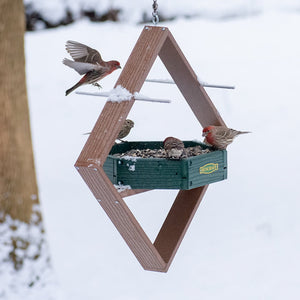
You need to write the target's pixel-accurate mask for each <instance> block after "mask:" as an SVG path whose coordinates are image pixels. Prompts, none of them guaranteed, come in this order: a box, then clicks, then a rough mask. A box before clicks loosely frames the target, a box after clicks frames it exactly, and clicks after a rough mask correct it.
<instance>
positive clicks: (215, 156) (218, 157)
mask: <svg viewBox="0 0 300 300" xmlns="http://www.w3.org/2000/svg"><path fill="white" fill-rule="evenodd" d="M184 146H185V148H186V149H187V148H188V147H196V146H200V147H201V149H203V148H204V149H207V148H208V147H207V146H206V145H205V144H202V143H199V142H193V141H185V142H184ZM162 148H163V142H159V141H156V142H125V143H120V144H115V145H114V146H113V147H112V149H111V151H110V153H109V155H108V157H107V159H106V161H105V163H104V165H103V169H104V171H105V173H106V175H107V176H108V178H109V179H110V181H111V182H112V183H113V184H114V185H116V186H118V187H119V188H130V189H179V190H190V189H194V188H196V187H200V186H203V185H206V184H209V183H213V182H217V181H220V180H224V179H226V178H227V155H226V154H227V153H226V150H222V151H213V152H210V153H206V154H200V155H195V156H191V157H186V158H183V159H180V160H174V159H166V158H156V157H153V158H140V157H132V156H127V155H125V156H124V157H118V156H116V154H117V153H126V152H127V151H130V150H132V149H139V150H144V149H147V150H148V149H149V150H151V149H153V150H154V149H162Z"/></svg>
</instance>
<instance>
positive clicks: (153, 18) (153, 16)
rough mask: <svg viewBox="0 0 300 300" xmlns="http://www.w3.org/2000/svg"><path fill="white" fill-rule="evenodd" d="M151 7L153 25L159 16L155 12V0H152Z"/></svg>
mask: <svg viewBox="0 0 300 300" xmlns="http://www.w3.org/2000/svg"><path fill="white" fill-rule="evenodd" d="M152 8H153V12H152V23H153V24H154V25H157V23H158V22H159V17H158V12H157V8H158V4H157V0H153V4H152Z"/></svg>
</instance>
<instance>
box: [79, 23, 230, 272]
mask: <svg viewBox="0 0 300 300" xmlns="http://www.w3.org/2000/svg"><path fill="white" fill-rule="evenodd" d="M157 56H159V57H160V59H161V60H162V62H163V63H164V65H165V67H166V68H167V70H168V72H169V73H170V75H171V76H172V78H173V80H174V81H175V83H176V85H177V86H178V88H179V90H180V91H181V93H182V95H183V96H184V98H185V99H186V101H187V103H188V104H189V106H190V107H191V109H192V111H193V112H194V114H195V116H196V118H197V119H198V121H199V122H200V124H201V125H202V126H203V127H204V126H207V125H211V124H214V125H225V123H224V121H223V120H222V118H221V116H220V115H219V113H218V112H217V109H216V108H215V106H214V105H213V103H212V101H211V100H210V98H209V97H208V95H207V93H206V92H205V90H204V88H203V87H202V86H201V85H200V83H199V81H198V79H197V76H196V74H195V73H194V71H193V70H192V68H191V66H190V65H189V63H188V61H187V60H186V58H185V57H184V55H183V53H182V51H181V50H180V48H179V46H178V45H177V43H176V41H175V39H174V37H173V36H172V34H171V33H170V31H169V29H168V28H166V27H152V26H145V27H144V29H143V31H142V33H141V35H140V37H139V39H138V41H137V43H136V45H135V47H134V49H133V51H132V53H131V55H130V57H129V58H128V61H127V63H126V65H125V67H124V68H123V71H122V73H121V74H120V77H119V79H118V80H117V83H116V85H115V86H118V85H121V86H122V87H124V88H126V89H127V90H128V91H129V92H131V93H132V94H134V93H135V92H139V91H140V89H141V87H142V85H143V83H144V81H145V79H146V77H147V75H148V73H149V71H150V69H151V67H152V65H153V63H154V61H155V59H156V57H157ZM134 101H135V100H134V97H132V99H131V100H129V101H122V102H120V103H116V102H107V103H106V104H105V106H104V108H103V110H102V112H101V114H100V116H99V118H98V120H97V122H96V124H95V126H94V128H93V131H92V133H91V134H90V136H89V138H88V140H87V142H86V144H85V145H84V147H83V149H82V152H81V153H80V155H79V157H78V159H77V162H76V164H75V167H76V169H77V170H78V171H79V173H80V175H81V176H82V178H83V180H84V181H85V182H86V184H87V185H88V187H89V188H90V190H91V191H92V193H93V194H94V196H95V197H96V199H97V200H98V202H99V204H100V205H101V207H102V208H103V209H104V211H105V212H106V213H107V215H108V216H109V218H110V219H111V221H112V222H113V224H114V225H115V226H116V228H117V229H118V231H119V232H120V234H121V235H122V237H123V238H124V240H125V241H126V243H127V244H128V246H129V248H130V249H131V250H132V252H133V253H134V255H135V256H136V258H137V259H138V261H139V262H140V264H141V265H142V266H143V268H144V269H145V270H151V271H159V272H167V270H168V269H169V267H170V265H171V262H172V260H173V258H174V256H175V254H176V251H177V249H178V247H179V245H180V243H181V241H182V239H183V237H184V235H185V233H186V231H187V229H188V227H189V225H190V223H191V221H192V219H193V216H194V214H195V212H196V210H197V208H198V206H199V204H200V202H201V200H202V198H203V196H204V194H205V192H206V190H207V187H208V185H206V186H202V187H199V188H195V189H192V190H180V191H179V192H178V195H177V197H176V199H175V201H174V203H173V205H172V207H171V209H170V211H169V213H168V215H167V217H166V220H165V221H164V223H163V225H162V227H161V229H160V231H159V233H158V235H157V238H156V240H155V242H154V243H152V242H151V241H150V239H149V238H148V236H147V235H146V233H145V232H144V230H143V229H142V227H141V226H140V224H139V223H138V222H137V220H136V218H135V217H134V215H133V214H132V212H131V211H130V209H129V208H128V206H127V205H126V203H125V201H124V200H123V197H126V196H130V195H134V194H137V193H141V192H145V191H147V190H125V191H123V192H121V193H119V192H118V191H117V189H116V188H115V187H114V185H113V184H112V183H111V181H110V180H109V178H108V177H107V175H106V174H105V172H104V170H103V164H104V162H105V160H106V158H107V156H108V154H109V151H110V149H111V148H112V146H113V144H114V143H115V139H116V137H117V135H118V133H119V131H120V130H121V127H122V125H123V122H124V121H125V119H126V117H127V115H128V114H129V111H130V110H131V108H132V105H133V104H134Z"/></svg>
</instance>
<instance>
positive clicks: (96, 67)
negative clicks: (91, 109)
mask: <svg viewBox="0 0 300 300" xmlns="http://www.w3.org/2000/svg"><path fill="white" fill-rule="evenodd" d="M66 50H67V52H68V53H69V54H70V55H71V57H72V58H73V60H70V59H68V58H65V59H64V60H63V64H65V65H66V66H68V67H70V68H72V69H74V70H75V71H76V72H78V73H79V74H80V75H84V76H83V77H82V78H81V79H80V80H79V81H78V82H77V83H76V84H75V85H74V86H72V87H71V88H70V89H68V90H66V96H67V95H69V94H70V93H71V92H72V91H74V90H75V89H77V88H78V87H79V86H81V85H83V84H93V85H96V86H98V87H100V85H99V84H98V83H97V81H99V80H101V79H102V78H104V77H105V76H107V75H109V74H110V73H112V72H113V71H115V70H117V69H120V68H121V66H120V63H119V62H118V61H116V60H111V61H103V60H102V58H101V55H100V53H99V52H98V51H97V50H95V49H93V48H90V47H88V46H86V45H84V44H81V43H78V42H75V41H67V43H66Z"/></svg>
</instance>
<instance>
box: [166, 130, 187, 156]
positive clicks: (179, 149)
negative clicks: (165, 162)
mask: <svg viewBox="0 0 300 300" xmlns="http://www.w3.org/2000/svg"><path fill="white" fill-rule="evenodd" d="M164 149H165V151H166V154H167V157H168V158H171V159H172V158H173V159H179V158H180V156H181V155H182V153H183V150H184V144H183V142H182V141H181V140H179V139H177V138H174V137H172V136H169V137H167V138H166V139H165V140H164Z"/></svg>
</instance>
